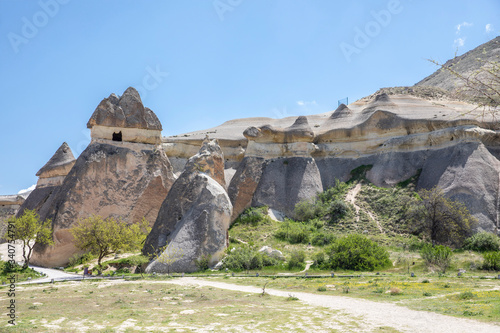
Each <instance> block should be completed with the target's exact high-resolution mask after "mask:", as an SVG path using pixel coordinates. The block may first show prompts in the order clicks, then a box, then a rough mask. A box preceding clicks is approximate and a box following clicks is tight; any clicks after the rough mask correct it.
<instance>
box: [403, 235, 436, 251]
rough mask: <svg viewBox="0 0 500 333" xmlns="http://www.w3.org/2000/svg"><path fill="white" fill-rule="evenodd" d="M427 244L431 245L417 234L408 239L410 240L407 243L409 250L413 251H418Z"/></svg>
mask: <svg viewBox="0 0 500 333" xmlns="http://www.w3.org/2000/svg"><path fill="white" fill-rule="evenodd" d="M426 245H430V244H429V243H428V242H426V241H424V240H421V239H420V238H418V237H416V236H411V237H410V239H409V240H408V242H407V243H406V246H407V247H408V250H409V251H411V252H418V251H420V250H421V249H422V248H423V247H424V246H426Z"/></svg>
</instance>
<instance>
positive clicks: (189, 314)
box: [0, 280, 393, 332]
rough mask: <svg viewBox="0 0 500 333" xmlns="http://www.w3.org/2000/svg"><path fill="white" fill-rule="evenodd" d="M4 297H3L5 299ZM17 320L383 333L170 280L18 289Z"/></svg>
mask: <svg viewBox="0 0 500 333" xmlns="http://www.w3.org/2000/svg"><path fill="white" fill-rule="evenodd" d="M2 299H3V301H5V296H2ZM16 304H17V306H18V307H17V315H18V325H17V326H16V327H15V328H14V327H9V326H5V324H7V322H6V320H5V324H2V325H1V326H3V327H1V326H0V331H3V332H74V331H77V330H81V331H87V332H115V331H121V332H135V331H137V330H142V331H148V332H181V331H183V332H190V331H198V330H200V329H203V331H214V332H217V331H223V330H224V331H226V330H227V331H228V332H248V331H264V332H269V331H276V332H279V331H293V332H310V331H331V332H335V331H342V332H346V331H347V332H349V331H351V332H358V331H377V332H392V331H393V330H392V329H390V328H386V327H373V325H371V324H370V323H365V322H363V321H362V320H360V318H355V317H349V316H346V315H345V314H339V313H338V312H336V311H332V310H330V309H324V308H318V307H311V306H306V305H304V304H302V303H300V302H295V301H294V299H293V297H291V298H283V297H275V296H269V295H265V296H260V295H258V294H245V293H241V292H232V291H226V290H219V289H216V288H197V287H181V286H176V285H171V284H169V283H168V280H166V281H151V280H140V281H122V282H111V281H109V282H106V281H100V282H90V281H85V282H64V283H57V284H55V285H50V284H45V285H31V286H23V287H21V286H19V287H18V292H17V295H16Z"/></svg>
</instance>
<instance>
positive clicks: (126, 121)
mask: <svg viewBox="0 0 500 333" xmlns="http://www.w3.org/2000/svg"><path fill="white" fill-rule="evenodd" d="M87 127H88V128H90V129H91V137H92V139H106V140H113V141H128V142H142V143H150V144H159V143H161V130H162V126H161V123H160V121H159V120H158V118H157V117H156V115H155V113H154V112H153V111H151V110H150V109H148V108H147V107H144V105H142V101H141V97H140V96H139V93H138V92H137V90H135V89H134V88H132V87H129V88H128V89H127V90H125V92H124V93H123V95H122V96H121V97H120V98H118V97H117V96H116V95H115V94H111V95H110V96H109V97H108V98H105V99H103V100H102V101H101V103H100V104H99V106H97V108H96V109H95V111H94V113H93V114H92V117H91V118H90V120H89V121H88V123H87Z"/></svg>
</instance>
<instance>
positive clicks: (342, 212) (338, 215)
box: [328, 199, 351, 224]
mask: <svg viewBox="0 0 500 333" xmlns="http://www.w3.org/2000/svg"><path fill="white" fill-rule="evenodd" d="M350 210H351V208H350V207H349V205H348V204H347V203H346V202H345V201H344V200H343V199H336V200H334V201H332V202H330V205H329V207H328V215H329V217H330V221H329V222H328V223H330V224H334V223H337V222H339V221H340V220H341V219H342V218H343V217H345V216H346V215H347V213H349V211H350Z"/></svg>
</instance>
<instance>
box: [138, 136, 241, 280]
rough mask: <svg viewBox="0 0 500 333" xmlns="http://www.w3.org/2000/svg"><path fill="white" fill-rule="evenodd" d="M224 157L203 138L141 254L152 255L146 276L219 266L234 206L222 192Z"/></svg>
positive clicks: (173, 189) (162, 208)
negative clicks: (203, 262)
mask: <svg viewBox="0 0 500 333" xmlns="http://www.w3.org/2000/svg"><path fill="white" fill-rule="evenodd" d="M223 161H224V158H223V153H222V150H221V149H220V147H219V145H218V143H217V141H216V140H213V141H209V140H205V141H204V142H203V144H202V147H201V149H200V151H199V152H198V154H196V155H194V156H193V157H191V158H190V159H189V160H188V162H187V163H186V166H185V168H184V171H183V172H182V174H181V175H180V176H179V178H178V179H177V180H176V181H175V183H174V184H173V185H172V188H171V189H170V192H169V193H168V195H167V197H166V198H165V201H164V202H163V204H162V206H161V209H160V212H159V214H158V218H157V219H156V222H155V224H154V226H153V228H152V230H151V233H150V234H149V235H148V237H147V239H146V242H145V245H144V248H143V253H144V254H146V255H153V256H155V255H156V259H155V260H153V261H152V262H151V263H150V265H149V266H148V267H147V270H146V271H147V272H159V273H168V272H193V271H196V270H197V266H196V260H199V259H201V258H202V257H204V256H208V257H209V258H210V260H209V261H210V265H213V264H215V263H217V262H218V261H219V260H220V259H221V258H222V256H223V252H224V250H225V248H226V247H227V242H228V239H227V231H228V229H229V223H230V219H231V214H232V205H231V202H230V200H229V197H228V195H227V193H226V190H225V188H224V186H225V180H224V163H223Z"/></svg>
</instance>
